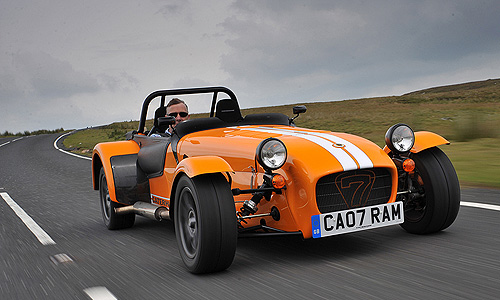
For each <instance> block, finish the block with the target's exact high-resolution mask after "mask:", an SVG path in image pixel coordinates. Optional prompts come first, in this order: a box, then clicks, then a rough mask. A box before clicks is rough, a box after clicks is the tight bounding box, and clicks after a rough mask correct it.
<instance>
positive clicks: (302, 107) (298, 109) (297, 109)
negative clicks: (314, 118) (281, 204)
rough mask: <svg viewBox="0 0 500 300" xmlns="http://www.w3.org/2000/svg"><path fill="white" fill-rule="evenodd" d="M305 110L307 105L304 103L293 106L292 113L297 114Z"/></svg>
mask: <svg viewBox="0 0 500 300" xmlns="http://www.w3.org/2000/svg"><path fill="white" fill-rule="evenodd" d="M306 111H307V107H306V106H305V105H297V106H294V107H293V114H294V115H298V114H303V113H305V112H306Z"/></svg>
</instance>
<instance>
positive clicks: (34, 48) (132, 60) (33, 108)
mask: <svg viewBox="0 0 500 300" xmlns="http://www.w3.org/2000/svg"><path fill="white" fill-rule="evenodd" d="M499 16H500V3H499V2H498V1H497V0H491V1H481V0H474V1H472V0H469V1H459V0H450V1H441V0H429V1H426V0H421V1H414V0H406V1H405V0H400V1H396V0H394V1H384V0H377V1H368V0H367V1H356V0H335V1H334V0H317V1H316V0H307V1H306V0H304V1H298V0H268V1H259V0H251V1H249V0H216V1H215V0H214V1H212V0H137V1H136V0H104V1H103V0H85V1H81V0H79V1H73V0H45V1H35V0H16V1H9V0H0V132H4V131H5V130H9V131H11V132H19V131H24V130H30V131H31V130H37V129H56V128H60V127H64V128H65V129H72V128H82V127H87V126H93V125H100V124H108V123H111V122H114V121H124V120H132V119H133V120H137V119H138V118H139V110H140V107H141V103H142V101H143V99H144V98H145V97H146V96H147V95H148V94H149V93H150V92H152V91H154V90H158V89H169V88H183V87H195V86H212V85H223V86H227V87H229V88H231V89H232V90H233V91H234V92H235V93H236V95H237V96H238V97H239V101H240V105H241V106H242V107H244V108H248V107H258V106H272V105H280V104H285V103H298V102H315V101H329V100H343V99H353V98H361V97H369V96H386V95H400V94H403V93H406V92H411V91H414V90H418V89H422V88H428V87H432V86H438V85H445V84H453V83H461V82H468V81H477V80H484V79H489V78H499V77H500V17H499ZM192 107H193V110H195V111H196V110H198V108H197V107H196V105H194V106H192Z"/></svg>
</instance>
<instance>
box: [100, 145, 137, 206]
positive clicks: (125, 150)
mask: <svg viewBox="0 0 500 300" xmlns="http://www.w3.org/2000/svg"><path fill="white" fill-rule="evenodd" d="M139 150H140V148H139V145H137V143H136V142H134V141H132V140H129V141H119V142H108V143H99V144H97V145H96V146H95V147H94V150H93V152H92V184H93V187H94V189H95V190H98V189H99V172H100V170H101V167H102V168H103V169H104V173H105V174H106V181H107V182H108V190H109V197H110V198H111V200H112V201H115V202H116V201H117V200H116V193H115V182H114V178H113V168H112V166H111V157H113V156H120V155H129V154H137V153H138V152H139Z"/></svg>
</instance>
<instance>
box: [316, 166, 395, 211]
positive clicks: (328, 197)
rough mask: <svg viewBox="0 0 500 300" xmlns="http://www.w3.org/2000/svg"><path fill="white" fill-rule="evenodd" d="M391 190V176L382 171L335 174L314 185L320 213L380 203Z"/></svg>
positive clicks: (383, 201) (382, 202)
mask: <svg viewBox="0 0 500 300" xmlns="http://www.w3.org/2000/svg"><path fill="white" fill-rule="evenodd" d="M391 188H392V180H391V174H390V172H389V170H387V169H385V168H373V169H363V170H353V171H347V172H341V173H335V174H330V175H327V176H324V177H323V178H321V179H320V180H319V181H318V183H317V184H316V203H317V205H318V209H319V211H320V212H321V213H328V212H333V211H340V210H346V209H352V208H357V207H365V206H371V205H377V204H384V203H387V202H388V201H389V198H390V197H391Z"/></svg>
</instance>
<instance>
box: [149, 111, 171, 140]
mask: <svg viewBox="0 0 500 300" xmlns="http://www.w3.org/2000/svg"><path fill="white" fill-rule="evenodd" d="M166 114H167V108H166V107H165V106H160V107H158V108H157V109H156V110H155V118H154V120H153V128H151V131H150V132H149V134H150V135H151V134H152V133H164V132H165V131H166V130H167V129H168V125H167V126H159V125H158V118H161V117H164V116H165V115H166Z"/></svg>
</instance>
